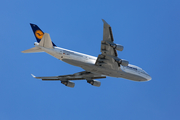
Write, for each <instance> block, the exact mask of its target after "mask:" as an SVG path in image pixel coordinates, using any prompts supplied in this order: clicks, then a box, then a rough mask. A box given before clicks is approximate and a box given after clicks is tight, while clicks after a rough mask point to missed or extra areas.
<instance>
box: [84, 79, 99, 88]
mask: <svg viewBox="0 0 180 120" xmlns="http://www.w3.org/2000/svg"><path fill="white" fill-rule="evenodd" d="M87 82H88V83H89V84H91V85H93V86H96V87H99V86H101V82H100V81H97V80H87Z"/></svg>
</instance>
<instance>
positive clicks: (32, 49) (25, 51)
mask: <svg viewBox="0 0 180 120" xmlns="http://www.w3.org/2000/svg"><path fill="white" fill-rule="evenodd" d="M21 52H22V53H34V52H44V51H42V50H41V48H38V47H33V48H31V49H28V50H24V51H21Z"/></svg>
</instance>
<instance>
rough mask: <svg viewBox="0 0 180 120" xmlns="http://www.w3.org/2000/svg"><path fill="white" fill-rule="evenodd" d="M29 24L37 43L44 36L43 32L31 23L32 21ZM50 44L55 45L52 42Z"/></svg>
mask: <svg viewBox="0 0 180 120" xmlns="http://www.w3.org/2000/svg"><path fill="white" fill-rule="evenodd" d="M30 25H31V28H32V30H33V33H34V35H35V38H36V40H37V42H38V43H39V42H40V41H41V39H42V38H43V36H44V32H43V31H42V30H41V29H40V28H39V27H38V26H37V25H35V24H32V23H30ZM52 44H53V46H56V45H55V44H54V43H53V42H52Z"/></svg>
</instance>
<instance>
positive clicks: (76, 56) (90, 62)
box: [35, 43, 151, 81]
mask: <svg viewBox="0 0 180 120" xmlns="http://www.w3.org/2000/svg"><path fill="white" fill-rule="evenodd" d="M35 46H36V47H39V48H41V49H42V50H43V51H45V52H46V53H48V54H50V55H52V56H54V57H55V58H57V59H59V60H61V61H64V62H66V63H68V64H71V65H74V66H78V67H81V68H83V69H84V70H86V71H89V72H92V73H96V74H101V75H106V76H111V77H117V78H120V77H121V78H125V79H129V80H133V81H149V80H151V77H150V76H149V75H148V74H147V73H146V72H145V71H144V70H143V69H141V68H140V67H137V66H135V65H131V64H129V65H128V66H122V65H121V66H120V67H119V68H118V70H114V69H107V68H103V67H102V66H101V67H99V66H97V65H95V63H96V59H97V57H94V56H90V55H86V54H82V53H79V52H75V51H71V50H67V49H64V48H60V47H54V48H53V49H52V48H44V47H42V46H39V43H35Z"/></svg>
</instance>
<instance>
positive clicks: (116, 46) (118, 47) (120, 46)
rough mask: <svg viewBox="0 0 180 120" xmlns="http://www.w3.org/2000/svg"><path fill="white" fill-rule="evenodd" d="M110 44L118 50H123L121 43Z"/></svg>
mask: <svg viewBox="0 0 180 120" xmlns="http://www.w3.org/2000/svg"><path fill="white" fill-rule="evenodd" d="M111 46H112V47H113V48H114V49H116V50H118V51H123V49H124V47H123V46H122V45H118V44H113V45H111Z"/></svg>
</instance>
